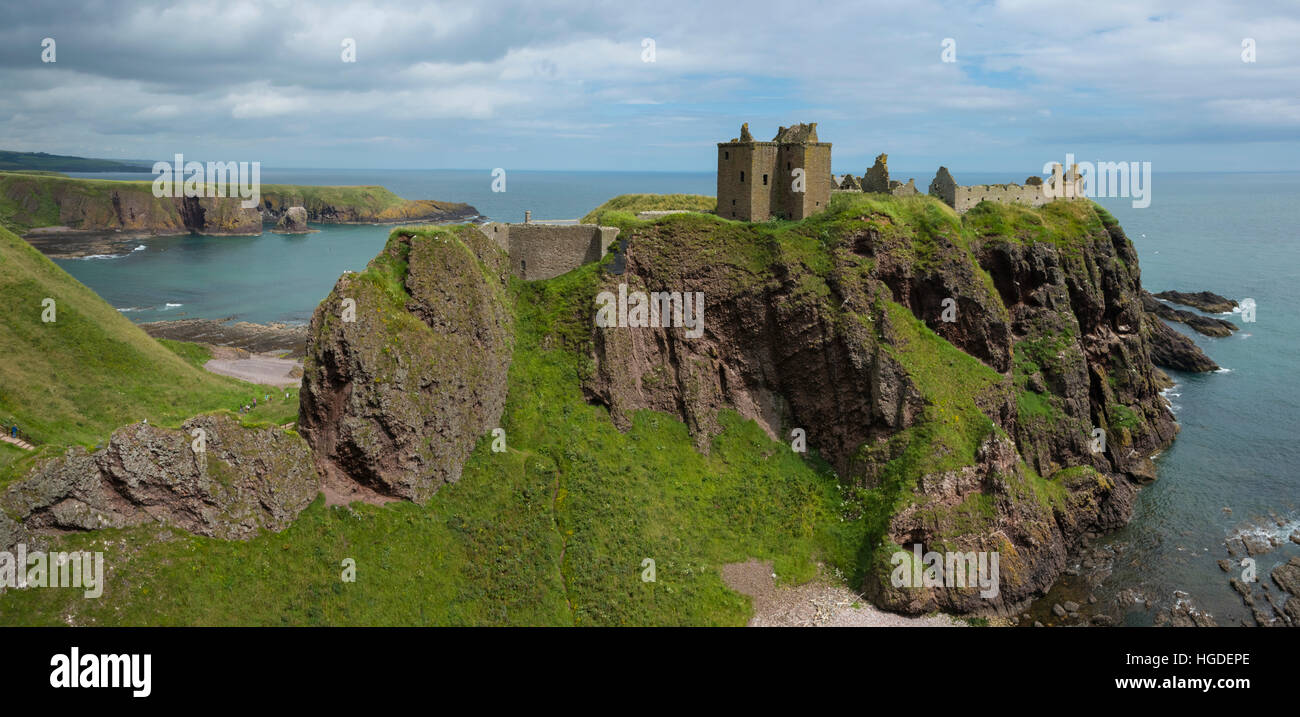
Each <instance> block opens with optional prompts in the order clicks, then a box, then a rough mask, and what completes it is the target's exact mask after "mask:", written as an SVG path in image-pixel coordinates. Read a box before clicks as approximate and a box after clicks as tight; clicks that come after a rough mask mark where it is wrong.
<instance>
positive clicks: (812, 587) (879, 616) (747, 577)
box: [722, 559, 965, 627]
mask: <svg viewBox="0 0 1300 717" xmlns="http://www.w3.org/2000/svg"><path fill="white" fill-rule="evenodd" d="M774 572H775V571H774V570H773V569H772V563H771V561H766V562H760V561H758V560H754V559H750V560H749V561H747V562H744V563H731V564H729V565H724V566H723V567H722V580H723V582H725V583H726V584H727V587H729V588H731V589H732V590H735V591H736V592H738V593H742V594H744V595H748V596H749V597H750V599H751V600H752V601H753V603H754V617H752V618H750V620H749V627H963V626H964V625H965V623H963V622H961V621H959V620H956V619H954V618H951V617H948V616H946V615H937V616H932V617H906V616H903V615H895V614H893V613H890V612H885V611H883V610H878V609H876V608H875V607H873V606H872V605H871V604H870V603H868V602H867V601H866V600H865V599H864V598H863V597H862V596H861V595H858V594H857V593H855V592H853V591H852V590H849V589H848V588H846V587H844V586H842V585H832V584H830V582H828V581H824V580H820V579H819V580H813V581H812V582H809V583H805V584H803V585H799V586H795V587H790V586H778V585H777V584H776V576H775V574H774Z"/></svg>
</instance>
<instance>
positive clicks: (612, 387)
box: [583, 205, 1178, 615]
mask: <svg viewBox="0 0 1300 717" xmlns="http://www.w3.org/2000/svg"><path fill="white" fill-rule="evenodd" d="M1070 206H1071V207H1077V211H1080V212H1091V211H1093V210H1091V209H1090V208H1089V205H1070ZM989 211H1002V210H1000V209H997V208H993V209H991V210H989ZM975 216H976V217H977V216H978V214H977V215H975ZM1091 216H1092V217H1093V218H1092V219H1091V220H1090V221H1091V222H1092V226H1093V227H1095V228H1094V229H1091V230H1089V232H1090V233H1088V234H1087V235H1086V236H1081V237H1077V238H1075V239H1072V241H1077V242H1078V244H1077V245H1076V247H1077V248H1076V249H1072V250H1071V251H1068V252H1067V251H1061V249H1060V247H1058V246H1056V245H1053V244H1051V243H1048V242H1031V241H1025V242H1020V241H1007V240H1005V238H1003V237H999V236H990V237H988V238H985V239H980V240H977V241H974V242H972V243H971V244H970V245H969V246H967V245H964V244H959V243H958V242H957V241H956V240H955V238H954V236H953V233H955V232H957V231H959V230H958V229H955V228H954V229H949V228H948V227H946V226H944V227H942V228H940V229H936V230H933V232H932V234H930V235H928V236H927V237H926V241H930V242H933V246H932V247H931V248H928V249H927V250H926V254H925V257H926V259H925V260H920V258H919V257H918V254H917V251H916V249H915V248H914V247H915V246H916V243H917V242H918V241H920V240H919V239H918V238H917V236H916V235H915V232H916V231H918V230H917V229H916V228H915V227H912V226H910V225H906V224H905V223H899V222H896V220H895V219H893V218H891V217H882V216H876V215H871V214H868V215H865V216H862V217H858V218H856V219H853V220H851V222H852V223H850V224H849V225H848V226H847V228H845V229H843V230H842V231H843V232H844V233H843V234H842V235H841V236H839V237H835V238H833V239H832V240H831V241H830V244H829V246H830V248H829V249H828V257H827V259H826V261H827V264H828V266H827V267H826V269H825V270H824V271H823V273H820V274H816V275H814V274H813V273H812V272H811V271H810V269H809V268H808V267H807V266H806V265H805V264H803V263H800V262H798V261H792V262H787V261H783V260H782V259H781V258H780V257H779V255H778V256H777V257H775V258H773V259H771V260H770V263H768V264H766V265H763V264H756V263H753V262H748V263H745V264H741V263H739V262H720V261H717V260H716V257H717V256H718V255H719V252H723V253H724V254H726V255H729V256H738V255H746V256H748V254H744V252H752V251H753V250H752V248H751V247H749V246H747V245H745V244H743V243H741V241H743V240H737V239H735V238H733V237H732V236H731V235H726V236H725V239H723V238H721V237H722V236H723V235H721V234H715V233H713V232H712V231H711V230H710V228H709V227H708V226H707V225H706V224H702V223H701V222H700V220H698V219H695V220H692V219H690V218H687V217H681V218H678V217H666V218H664V219H663V220H660V221H658V222H655V223H654V224H651V225H648V226H644V227H639V228H636V229H634V230H632V231H630V232H629V236H628V237H627V238H628V245H627V260H626V265H625V271H624V273H623V274H622V275H620V276H612V275H606V276H604V277H603V279H602V283H601V285H600V286H598V287H595V288H594V289H593V295H594V292H595V291H602V290H604V291H611V292H617V291H618V284H619V283H626V284H627V287H626V288H627V290H629V291H637V290H642V291H650V290H658V289H659V288H660V287H672V288H673V289H674V290H679V289H680V290H682V291H691V292H696V291H698V292H702V293H703V294H704V296H706V297H707V317H706V323H705V328H704V332H703V335H702V336H700V337H698V338H688V337H687V336H686V335H685V332H684V329H682V328H675V327H674V328H653V327H651V328H645V329H639V330H635V331H621V330H602V329H599V328H597V327H594V326H593V327H592V333H591V344H592V353H593V359H594V364H595V369H594V371H593V372H592V373H591V375H590V376H589V377H587V378H586V379H585V380H584V384H583V386H584V390H585V391H586V392H587V394H588V395H589V397H590V398H591V399H592V400H594V401H595V402H598V403H600V404H603V405H605V406H607V407H609V410H610V415H611V418H612V419H613V420H614V422H615V424H616V425H618V426H619V427H621V428H626V427H627V426H629V425H631V417H632V415H633V414H634V413H635V412H636V411H637V410H640V409H652V410H658V411H664V412H668V413H672V414H675V415H678V416H680V417H681V419H682V420H683V422H684V423H685V424H686V425H687V427H688V429H689V430H690V432H691V434H692V436H693V437H694V438H695V440H696V445H697V447H699V448H700V450H708V449H709V446H710V443H711V438H712V436H714V435H716V434H717V433H718V431H719V430H720V426H719V422H718V414H719V412H720V411H722V410H724V409H729V410H734V411H736V412H737V413H739V414H740V415H742V416H744V417H745V418H749V419H752V420H754V421H756V422H757V423H758V424H759V425H760V426H761V427H762V428H763V429H764V430H765V431H766V432H767V433H768V435H769V436H771V437H773V438H775V439H776V440H782V439H784V437H785V436H788V435H789V433H790V430H791V428H792V427H804V428H805V429H806V430H807V436H808V438H807V440H808V445H809V447H810V448H812V447H814V446H815V447H816V449H817V451H818V453H819V454H820V455H821V457H823V458H824V459H826V460H827V461H829V462H830V464H831V465H832V466H833V467H834V468H835V469H836V471H837V473H838V474H839V475H840V476H841V477H842V480H844V481H846V482H850V483H851V484H853V485H855V486H858V487H860V488H861V489H863V490H867V491H881V490H885V489H886V486H887V485H888V483H887V478H888V476H890V475H891V474H890V471H891V470H897V469H898V465H899V463H900V462H901V459H902V457H903V456H905V455H906V454H907V453H908V452H909V450H910V451H914V452H917V453H918V454H923V455H932V456H933V455H943V454H945V453H946V452H948V451H951V448H949V447H947V446H945V447H943V448H942V449H940V448H937V447H934V446H932V445H930V444H928V443H927V442H926V441H927V440H928V436H929V435H930V434H929V433H927V432H925V431H928V430H931V429H930V428H926V429H924V430H923V428H922V427H923V426H933V425H934V424H933V420H934V416H935V413H934V411H935V410H936V409H935V405H936V402H937V401H939V400H940V399H939V398H937V397H936V395H935V392H936V391H937V390H938V389H937V388H936V387H935V386H934V385H933V384H932V383H926V382H927V380H930V381H933V380H934V375H933V374H931V373H927V372H932V371H934V370H936V368H935V367H936V366H943V365H948V366H952V365H956V364H958V363H959V362H970V364H971V365H970V366H969V368H968V370H969V372H970V374H976V373H978V374H979V375H983V376H987V377H988V379H987V380H988V381H989V384H988V385H987V386H986V387H984V388H982V389H981V390H979V391H978V392H976V393H975V394H973V402H974V404H975V407H976V408H977V409H978V412H979V414H978V415H975V416H970V417H964V418H963V420H975V421H981V420H987V421H988V422H989V423H990V424H992V425H995V426H998V427H999V428H1000V429H1001V431H1002V432H1003V433H1004V434H1005V435H1004V436H997V435H988V436H986V437H985V438H984V439H982V440H981V441H979V442H978V443H977V444H973V445H972V447H971V449H970V451H971V453H970V456H969V457H968V458H967V459H964V460H963V461H955V462H954V464H953V465H948V466H942V465H940V466H936V467H935V468H934V469H930V470H918V471H917V474H916V475H914V476H913V477H912V478H911V480H914V485H915V488H914V489H909V490H911V491H912V492H911V493H909V494H905V495H904V497H903V498H901V499H900V500H901V501H902V504H903V507H901V508H899V509H897V510H896V511H895V512H894V513H893V514H892V515H891V516H889V519H888V521H887V526H886V528H885V530H884V534H883V535H881V536H880V537H879V538H877V539H876V541H877V544H879V543H881V542H883V543H885V544H886V545H887V546H888V545H890V544H892V545H893V546H898V547H899V548H902V549H903V550H904V551H910V550H912V549H913V548H914V547H917V546H919V547H920V548H921V549H922V551H923V552H926V551H928V550H930V549H931V548H932V546H939V545H944V546H947V548H946V549H947V550H949V551H952V550H959V551H962V552H968V551H969V552H976V553H978V552H998V553H999V554H1000V555H1001V556H1002V558H1001V559H1002V561H1003V563H1002V565H1001V568H1000V569H1001V585H1000V592H999V594H998V595H997V596H996V597H993V598H985V597H981V596H980V595H979V594H978V593H979V591H978V590H974V589H970V588H962V587H952V588H949V587H938V588H918V589H913V588H907V587H904V588H896V587H894V586H893V585H891V583H890V580H889V569H890V565H889V553H888V550H891V548H885V549H882V551H881V552H878V553H876V560H877V562H876V563H875V564H874V565H873V571H872V572H871V574H869V575H868V576H867V578H866V580H865V582H864V585H863V586H862V590H863V592H864V594H865V595H866V597H868V598H869V599H871V600H872V601H873V602H875V603H876V604H877V605H880V606H881V607H885V608H887V609H890V610H895V611H898V612H903V613H907V614H923V613H925V612H929V611H932V610H936V609H939V610H945V611H951V612H958V613H983V614H1018V612H1019V610H1017V609H1016V607H1017V605H1019V604H1022V603H1024V602H1025V601H1027V600H1028V599H1030V598H1031V597H1032V596H1034V595H1038V594H1041V593H1042V592H1045V591H1046V590H1047V588H1049V587H1050V586H1051V585H1052V584H1053V583H1054V582H1055V580H1056V579H1057V578H1058V577H1059V576H1060V575H1061V574H1062V573H1063V572H1064V571H1066V570H1067V569H1069V567H1068V563H1067V556H1068V555H1069V554H1070V553H1071V552H1072V551H1074V550H1076V549H1077V548H1078V547H1079V546H1080V545H1081V543H1082V540H1083V538H1084V536H1085V535H1086V534H1088V533H1093V534H1097V533H1100V532H1104V531H1108V530H1112V529H1114V528H1116V527H1119V526H1121V525H1123V524H1124V523H1125V522H1126V521H1127V520H1128V518H1129V516H1130V515H1131V512H1132V507H1133V498H1134V496H1135V494H1136V487H1135V486H1136V483H1137V482H1139V481H1141V482H1145V481H1149V480H1151V479H1153V478H1154V477H1155V468H1154V464H1153V463H1152V462H1151V460H1150V456H1151V455H1152V454H1154V453H1155V452H1157V451H1159V450H1160V449H1161V448H1163V447H1164V446H1166V445H1168V444H1169V442H1170V441H1171V440H1172V439H1173V437H1174V435H1175V434H1176V433H1177V430H1178V428H1177V425H1176V424H1175V422H1174V420H1173V415H1172V414H1171V413H1170V412H1169V409H1168V406H1167V404H1166V402H1165V401H1164V400H1163V398H1162V397H1161V396H1160V390H1161V389H1162V385H1161V383H1160V382H1159V381H1158V379H1157V371H1156V369H1155V368H1154V366H1153V365H1152V359H1151V357H1152V353H1153V350H1154V349H1153V346H1152V343H1151V341H1150V333H1149V332H1148V331H1147V330H1145V325H1144V317H1145V312H1144V311H1143V310H1142V304H1141V301H1140V300H1139V297H1140V294H1141V285H1140V280H1139V274H1138V271H1137V263H1138V260H1137V255H1136V252H1135V251H1134V250H1133V247H1132V244H1131V243H1130V242H1129V241H1128V239H1127V237H1126V236H1125V235H1124V234H1123V231H1122V230H1121V229H1120V228H1119V227H1118V225H1117V224H1114V223H1113V220H1107V221H1110V222H1111V223H1107V221H1100V222H1099V221H1098V219H1097V215H1091ZM957 221H958V222H960V220H957ZM950 232H951V233H950ZM720 242H725V243H720ZM764 256H766V255H764ZM811 287H822V288H820V289H819V290H818V291H811V290H810V288H811ZM945 307H951V308H953V309H954V311H953V312H952V315H951V316H950V317H949V318H950V319H951V320H945V319H944V318H943V316H944V309H945ZM913 317H915V318H913ZM918 319H919V320H920V322H923V324H924V327H923V328H924V329H925V330H926V331H927V332H930V331H932V332H933V334H928V333H924V334H918V333H917V332H918V331H919V330H920V329H919V328H918V327H917V324H916V323H915V322H916V321H917V320H918ZM927 336H936V337H937V338H934V339H927V338H923V337H927ZM940 339H941V340H942V341H940ZM925 341H935V342H939V343H941V344H942V345H943V346H945V347H948V348H942V349H941V348H940V347H938V346H935V347H934V348H933V349H932V350H934V351H936V352H940V351H952V349H954V348H955V349H956V351H952V353H951V354H947V353H941V354H940V355H941V356H943V357H944V358H942V359H940V358H937V357H930V358H926V359H925V360H926V361H929V362H932V363H927V364H926V368H925V369H923V370H922V369H919V368H918V366H917V365H916V364H914V363H912V362H913V361H916V360H919V359H920V358H921V357H920V356H918V355H916V354H915V353H914V352H916V351H917V350H919V349H920V348H921V345H922V343H923V342H925ZM924 345H925V346H927V347H928V346H930V344H928V343H926V344H924ZM926 350H927V351H928V350H931V349H928V348H927V349H926ZM962 354H964V355H965V356H962ZM1031 357H1032V359H1031V360H1024V359H1030V358H1031ZM972 359H973V361H972ZM979 364H982V365H983V367H982V368H980V367H979ZM962 365H965V364H962ZM939 370H942V369H939ZM981 371H983V372H987V373H980V372H981ZM970 374H964V375H963V377H962V379H961V380H964V381H970V380H971V379H970V378H969V377H968V376H969V375H970ZM938 380H939V381H943V379H938ZM1030 393H1033V394H1034V396H1032V397H1030V398H1026V395H1027V394H1030ZM927 394H928V395H927ZM949 400H950V399H949ZM1031 406H1032V407H1033V409H1034V410H1032V411H1031V410H1030V407H1031ZM1049 417H1050V419H1049ZM1098 426H1100V427H1102V428H1103V430H1104V431H1105V432H1106V433H1107V435H1108V441H1107V450H1106V451H1104V452H1093V450H1092V449H1091V446H1090V440H1089V435H1090V433H1091V431H1092V429H1093V428H1094V427H1098ZM909 446H912V448H910V449H909ZM1039 491H1043V493H1039ZM1046 491H1050V492H1051V495H1052V496H1053V497H1052V498H1048V497H1047V493H1046ZM1036 495H1037V496H1041V497H1035V496H1036ZM976 505H978V506H983V507H982V509H981V512H980V513H979V516H980V517H979V518H977V519H975V520H974V522H972V520H971V518H970V515H971V514H970V513H968V512H966V511H968V510H970V509H971V506H976ZM1067 615H1068V612H1067Z"/></svg>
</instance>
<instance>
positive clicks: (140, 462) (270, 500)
mask: <svg viewBox="0 0 1300 717" xmlns="http://www.w3.org/2000/svg"><path fill="white" fill-rule="evenodd" d="M200 430H201V431H202V433H199V431H200ZM200 436H202V441H203V444H202V445H203V450H202V451H196V450H195V444H196V441H198V440H199V437H200ZM318 492H319V479H318V478H317V475H316V472H315V470H314V467H313V466H312V463H311V458H310V456H309V453H308V450H307V445H306V443H304V442H303V440H302V439H301V438H299V437H298V436H296V435H294V434H292V433H290V432H287V431H285V430H283V429H280V428H261V429H249V428H244V427H242V426H240V425H239V424H238V423H237V422H236V421H235V420H234V419H232V418H229V417H226V416H220V415H216V416H211V415H205V416H197V417H195V418H191V419H190V420H188V421H186V422H185V423H184V424H183V426H182V428H181V430H172V429H166V428H159V427H156V426H151V425H148V424H144V423H137V424H132V425H130V426H125V427H123V428H120V429H118V430H117V431H114V433H113V436H112V438H111V439H110V440H109V442H108V445H106V446H105V447H104V448H102V449H100V450H97V451H95V452H93V453H91V452H87V451H86V450H85V449H84V448H80V447H74V448H71V449H69V450H68V452H67V453H66V454H64V455H63V456H62V457H59V458H55V459H51V460H49V461H47V462H45V463H44V464H42V465H40V466H37V467H36V468H35V469H33V470H32V472H31V474H30V475H29V476H28V477H27V478H26V479H25V480H23V481H21V482H18V483H14V484H12V485H11V486H10V487H9V488H8V490H6V491H5V493H4V494H3V495H2V496H0V509H2V510H0V516H3V514H4V513H6V512H7V513H8V514H10V515H11V516H13V517H14V518H16V519H17V522H15V521H9V522H8V523H6V520H7V519H4V518H3V517H0V549H3V548H4V547H5V545H4V544H5V541H12V542H10V543H8V544H12V543H13V542H18V541H20V540H23V539H26V538H28V537H30V536H32V535H41V534H44V533H51V532H64V531H70V530H94V529H98V528H122V527H127V526H132V525H139V524H142V523H149V522H154V521H157V522H161V523H166V524H168V525H173V526H176V527H179V528H182V529H184V530H187V531H189V532H191V533H194V534H197V535H206V536H210V537H215V538H223V539H227V540H244V539H247V538H251V537H253V536H255V535H258V534H259V533H261V532H262V531H271V532H278V531H281V530H283V529H285V528H286V527H288V526H289V524H290V523H291V522H292V521H293V519H294V518H295V517H297V515H298V514H299V513H300V512H302V510H303V509H304V508H306V507H307V506H308V505H310V504H311V502H312V500H313V499H315V497H316V495H317V494H318ZM18 523H20V525H19V524H18Z"/></svg>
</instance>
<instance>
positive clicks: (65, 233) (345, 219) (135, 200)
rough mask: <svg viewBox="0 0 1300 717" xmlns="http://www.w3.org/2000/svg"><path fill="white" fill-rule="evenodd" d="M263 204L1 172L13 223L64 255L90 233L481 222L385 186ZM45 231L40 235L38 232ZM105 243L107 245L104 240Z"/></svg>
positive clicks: (294, 192) (310, 189) (148, 186)
mask: <svg viewBox="0 0 1300 717" xmlns="http://www.w3.org/2000/svg"><path fill="white" fill-rule="evenodd" d="M260 189H261V191H260V194H259V195H258V196H257V197H256V200H257V203H256V204H255V205H253V206H249V207H245V206H244V203H245V201H246V200H245V199H243V198H241V197H240V196H238V195H237V194H235V193H233V192H227V194H229V195H230V196H221V197H207V196H200V197H184V196H182V197H170V196H164V197H156V196H154V193H153V185H152V183H150V182H131V181H117V180H101V179H77V178H71V177H63V176H57V175H38V174H22V173H0V201H4V202H6V203H7V204H9V205H10V206H12V207H14V210H13V211H12V212H10V214H9V216H8V221H9V222H10V223H11V225H12V226H13V227H15V228H16V229H18V230H21V231H24V232H27V234H28V235H29V236H39V238H40V248H42V250H47V249H48V250H50V251H53V252H54V253H58V254H59V255H61V256H68V255H76V253H72V254H69V253H68V252H66V251H64V252H60V251H59V247H58V246H57V245H58V244H59V243H60V241H61V240H64V239H67V240H70V243H73V244H76V243H78V240H79V239H80V238H81V237H83V236H85V235H90V236H94V237H98V236H100V235H107V236H108V237H109V238H115V237H113V235H120V236H125V237H142V236H162V235H176V234H202V235H209V236H254V235H258V234H261V233H262V232H263V231H264V230H265V228H266V227H267V226H268V225H269V226H277V225H278V224H279V222H280V221H281V220H282V219H284V218H285V217H286V216H288V215H289V213H290V211H291V210H293V209H295V208H299V209H301V210H302V212H305V217H304V216H303V214H301V213H299V214H295V215H294V216H293V217H290V218H289V219H288V220H287V221H288V222H291V223H292V224H287V225H286V226H292V227H295V228H294V229H293V230H292V232H293V233H296V232H298V231H300V230H301V229H304V228H306V223H307V222H308V221H310V222H314V223H318V224H331V223H333V224H404V223H444V222H456V221H464V220H467V219H472V218H474V217H477V216H478V210H476V209H475V208H474V207H472V206H470V205H468V204H463V203H458V202H441V201H435V200H429V199H421V200H408V199H403V198H401V197H399V196H397V195H396V194H393V193H392V192H390V191H388V190H387V189H385V188H383V187H366V186H358V187H316V186H298V185H277V184H266V185H262V186H261V188H260ZM37 229H41V230H43V231H41V232H40V233H39V235H33V234H32V230H37ZM101 243H102V242H101Z"/></svg>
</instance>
